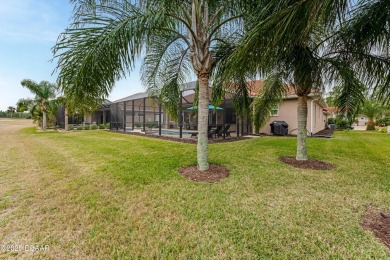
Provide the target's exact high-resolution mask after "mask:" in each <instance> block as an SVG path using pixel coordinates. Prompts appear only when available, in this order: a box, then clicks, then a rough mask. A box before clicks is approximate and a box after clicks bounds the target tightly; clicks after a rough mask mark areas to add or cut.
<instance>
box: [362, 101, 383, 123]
mask: <svg viewBox="0 0 390 260" xmlns="http://www.w3.org/2000/svg"><path fill="white" fill-rule="evenodd" d="M382 111H383V108H382V107H381V106H380V105H379V104H377V103H376V102H374V101H371V100H367V101H366V102H365V103H364V104H363V107H362V110H361V113H362V114H364V115H365V116H367V118H368V122H367V127H368V126H373V125H375V123H374V119H375V118H376V117H377V116H378V115H380V114H381V112H382ZM367 130H372V129H367Z"/></svg>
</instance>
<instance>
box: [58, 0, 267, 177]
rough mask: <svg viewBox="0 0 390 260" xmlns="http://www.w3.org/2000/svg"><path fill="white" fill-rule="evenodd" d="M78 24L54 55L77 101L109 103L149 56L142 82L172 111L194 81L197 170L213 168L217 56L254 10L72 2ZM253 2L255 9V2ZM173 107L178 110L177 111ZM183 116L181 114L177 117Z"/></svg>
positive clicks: (229, 5)
mask: <svg viewBox="0 0 390 260" xmlns="http://www.w3.org/2000/svg"><path fill="white" fill-rule="evenodd" d="M72 2H73V3H75V11H74V21H73V23H72V25H71V26H70V28H69V29H67V30H66V31H65V32H64V33H63V34H62V35H61V36H60V38H59V41H58V42H57V44H56V46H55V47H54V49H53V51H54V53H55V57H58V67H57V69H58V70H59V77H58V84H59V85H60V86H61V87H62V89H63V91H64V93H65V95H66V96H67V97H70V98H71V99H80V100H82V101H85V100H93V99H94V98H96V97H99V98H101V99H103V98H106V97H107V95H108V94H109V92H110V91H111V89H112V87H113V85H114V83H115V81H116V80H118V79H121V78H123V77H125V75H126V74H128V73H129V72H130V71H131V69H132V67H133V66H134V64H135V59H137V58H139V57H140V56H141V55H142V54H143V53H146V56H145V57H144V59H143V65H142V81H143V83H144V85H145V87H146V88H147V89H148V91H149V93H151V94H153V95H161V96H162V100H163V101H165V102H166V103H168V104H171V106H169V105H168V108H175V107H176V106H177V103H178V97H179V91H180V90H179V85H180V84H181V83H184V82H185V81H187V80H189V79H191V78H192V77H193V76H195V77H196V78H197V80H198V83H199V91H198V107H199V109H198V131H199V134H198V145H197V162H198V169H199V170H201V171H204V170H207V169H208V167H209V165H208V137H207V126H208V105H209V86H210V75H211V74H212V70H213V68H214V67H215V63H216V60H217V57H216V56H215V53H216V52H215V50H216V49H217V48H218V46H220V45H226V44H227V43H228V42H229V41H230V39H231V38H232V37H233V35H234V34H236V33H237V32H238V31H240V29H241V28H242V18H243V16H244V13H245V10H249V8H246V7H248V5H250V4H253V3H254V2H256V3H258V2H259V1H248V0H247V1H237V0H144V1H130V0H117V1H105V0H95V1H91V0H73V1H72ZM252 2H253V3H252ZM172 110H173V109H171V112H172ZM175 113H177V111H175Z"/></svg>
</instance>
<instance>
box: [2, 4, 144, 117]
mask: <svg viewBox="0 0 390 260" xmlns="http://www.w3.org/2000/svg"><path fill="white" fill-rule="evenodd" d="M72 10H73V6H72V5H71V4H70V3H69V1H68V0H1V5H0V110H6V109H7V107H8V106H15V105H16V102H17V101H18V100H19V98H27V97H33V95H32V94H31V93H30V92H29V91H28V90H27V89H25V88H23V87H22V86H21V85H20V82H21V81H22V80H23V79H32V80H34V81H37V82H39V81H42V80H48V81H50V82H55V81H56V75H52V72H53V70H54V68H55V66H56V63H55V62H50V60H51V59H52V57H53V54H52V52H51V48H52V47H53V46H54V45H55V43H56V40H57V37H58V35H59V34H60V33H61V32H63V31H64V29H65V28H66V27H68V25H69V24H70V22H71V21H70V18H71V15H72ZM143 90H144V89H143V87H142V85H141V82H140V76H139V66H137V67H136V68H135V70H134V71H133V72H132V73H131V75H130V76H129V77H128V78H127V79H126V80H122V81H120V82H118V83H117V84H116V86H115V87H114V89H113V91H112V93H111V95H110V97H109V99H110V100H112V101H113V100H116V99H119V98H122V97H125V96H128V95H131V94H134V93H136V92H141V91H143Z"/></svg>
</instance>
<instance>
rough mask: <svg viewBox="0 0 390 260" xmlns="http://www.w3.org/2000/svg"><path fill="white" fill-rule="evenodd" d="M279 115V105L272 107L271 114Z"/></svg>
mask: <svg viewBox="0 0 390 260" xmlns="http://www.w3.org/2000/svg"><path fill="white" fill-rule="evenodd" d="M278 115H279V105H275V106H273V107H272V108H271V116H278Z"/></svg>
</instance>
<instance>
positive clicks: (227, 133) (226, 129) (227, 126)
mask: <svg viewBox="0 0 390 260" xmlns="http://www.w3.org/2000/svg"><path fill="white" fill-rule="evenodd" d="M229 128H230V124H226V125H225V127H224V128H223V129H221V131H219V132H218V134H217V137H222V136H224V135H225V137H226V136H230V133H232V132H233V131H229Z"/></svg>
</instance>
